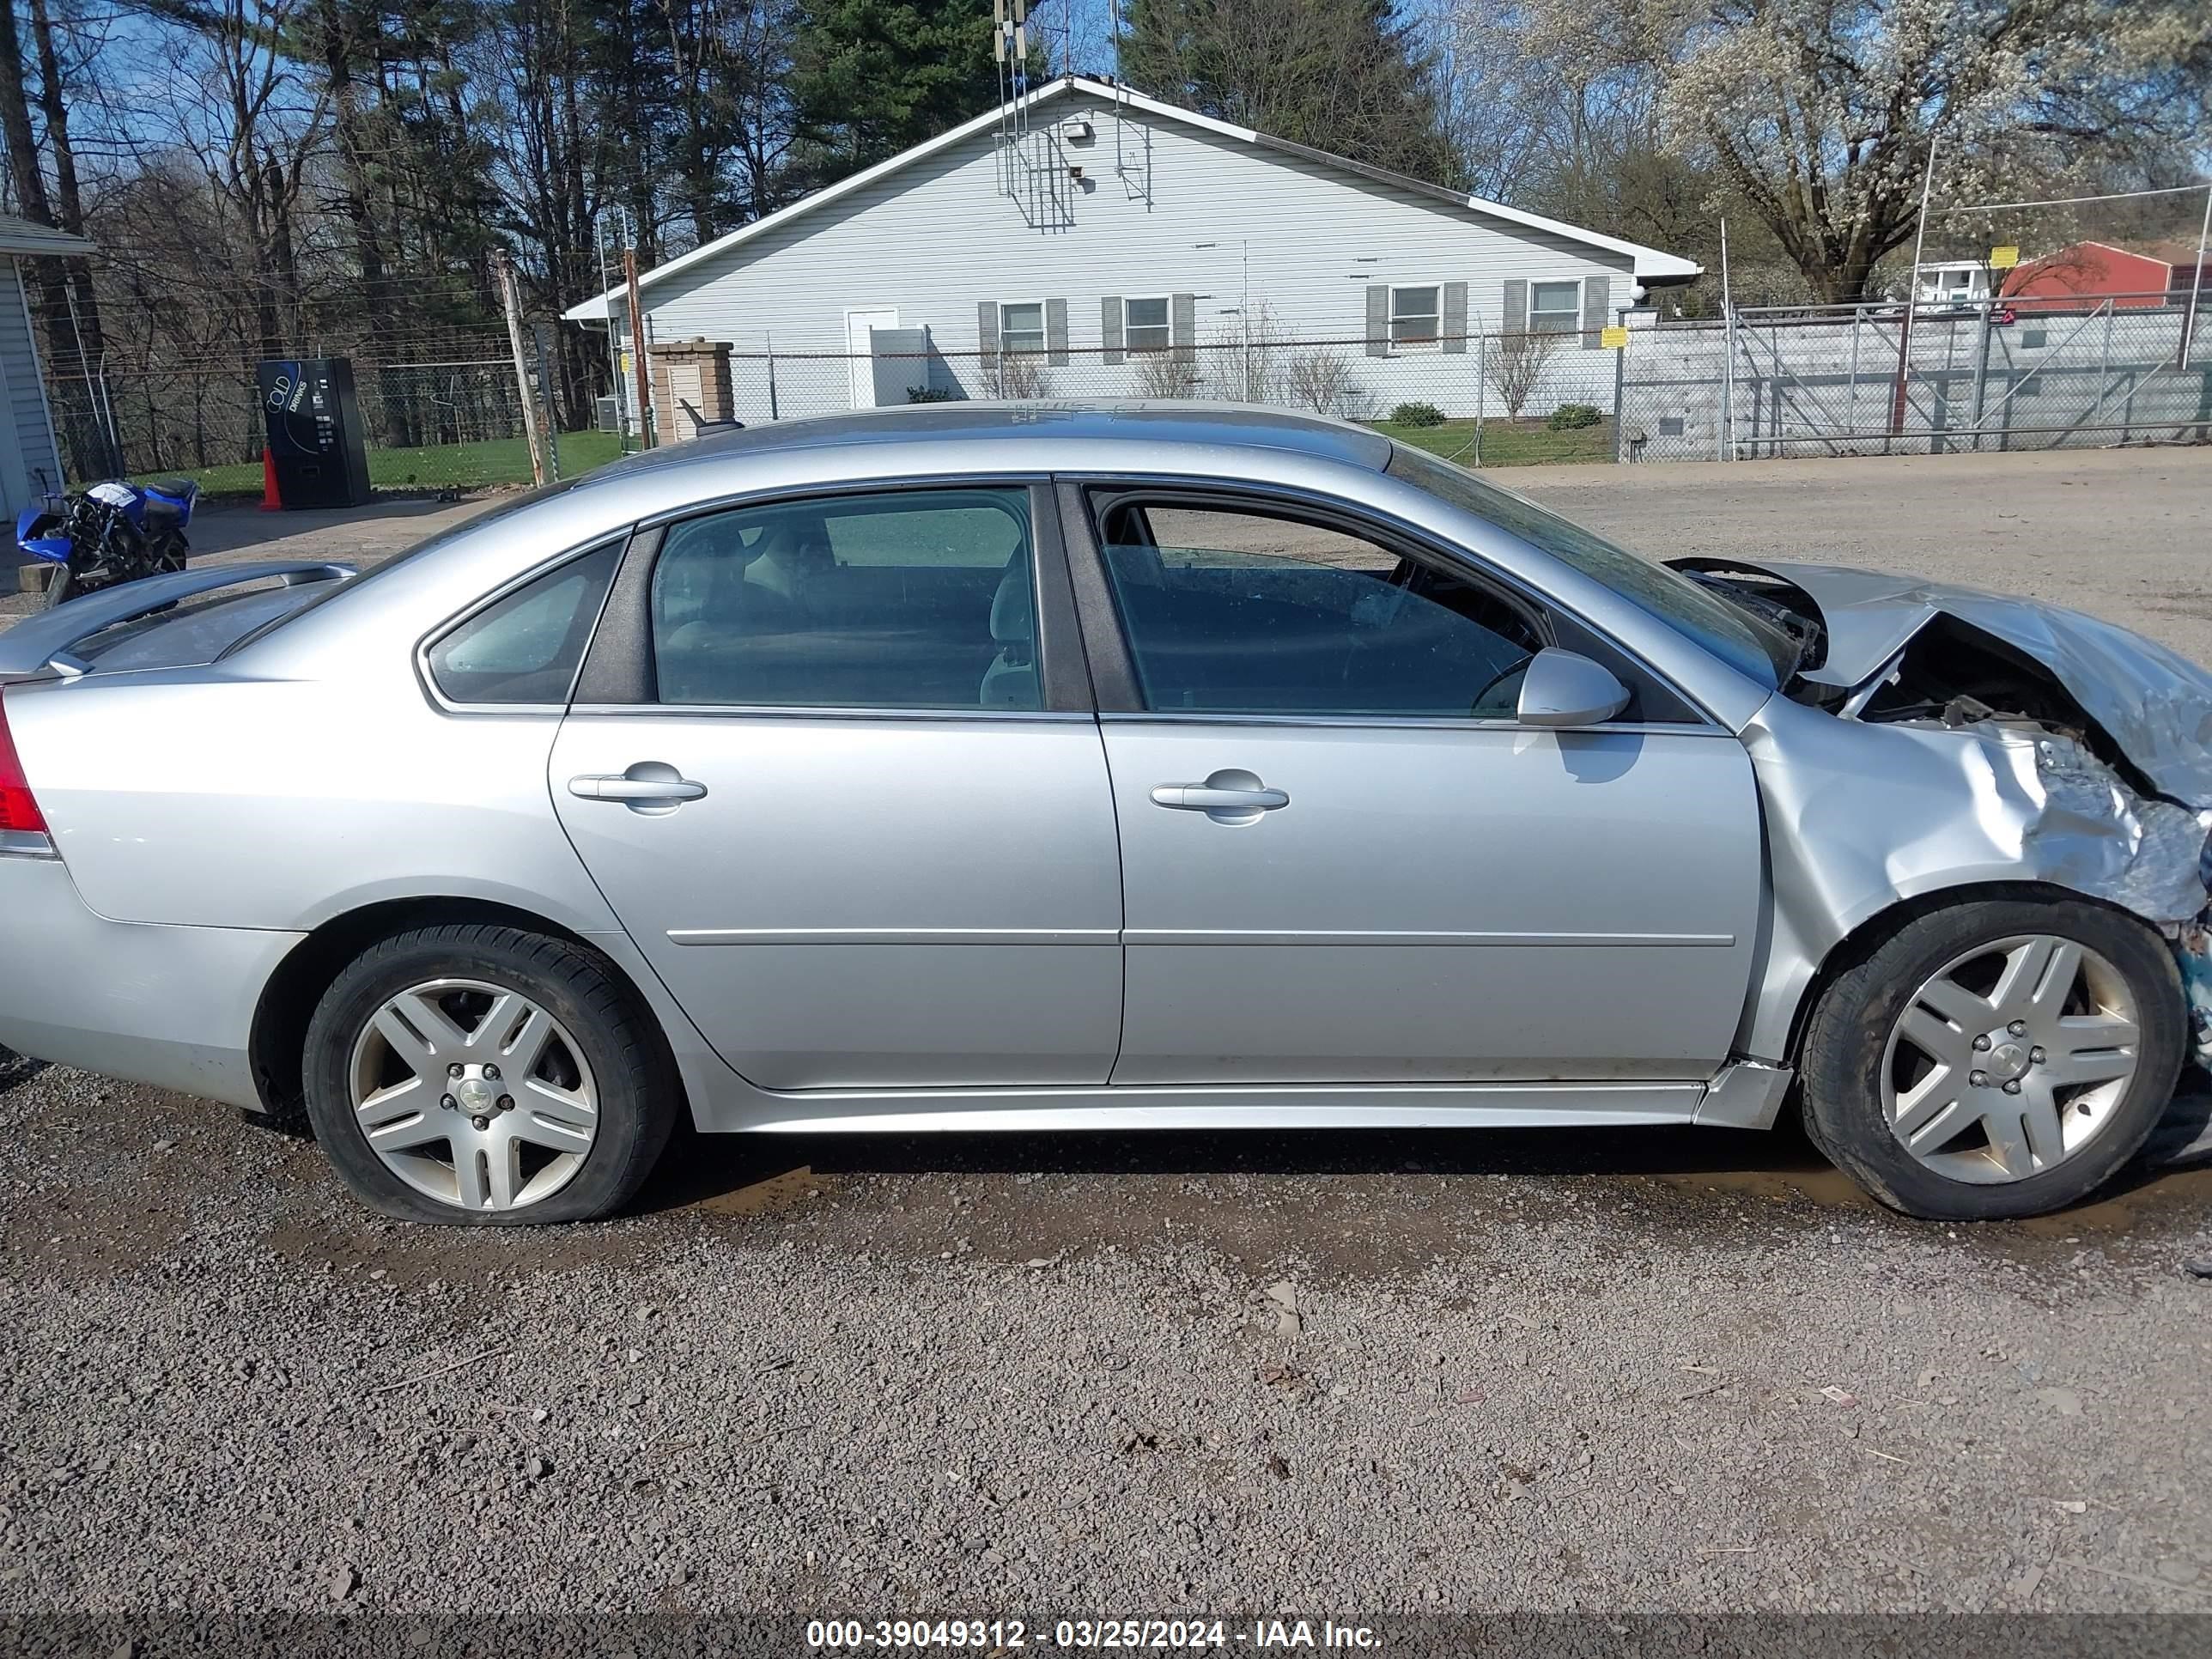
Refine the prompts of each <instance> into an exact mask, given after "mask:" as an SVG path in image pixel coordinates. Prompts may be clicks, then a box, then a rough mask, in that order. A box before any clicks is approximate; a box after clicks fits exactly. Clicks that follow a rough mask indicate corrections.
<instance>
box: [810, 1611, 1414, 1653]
mask: <svg viewBox="0 0 2212 1659" xmlns="http://www.w3.org/2000/svg"><path fill="white" fill-rule="evenodd" d="M806 1645H807V1646H808V1647H809V1648H812V1649H816V1650H837V1649H856V1650H857V1649H878V1650H880V1649H886V1648H889V1649H898V1648H950V1649H956V1650H957V1649H961V1648H969V1649H977V1650H982V1651H984V1652H994V1651H997V1652H1006V1651H1011V1650H1014V1649H1017V1648H1027V1647H1040V1648H1070V1649H1111V1650H1122V1651H1130V1650H1136V1651H1173V1650H1177V1649H1184V1648H1231V1647H1244V1648H1252V1649H1257V1650H1263V1651H1264V1650H1298V1649H1308V1648H1311V1649H1320V1648H1338V1649H1349V1650H1368V1649H1373V1648H1377V1647H1379V1646H1381V1645H1382V1644H1381V1641H1380V1638H1378V1637H1377V1635H1376V1632H1374V1631H1373V1630H1372V1629H1370V1627H1369V1626H1365V1625H1340V1624H1337V1623H1336V1622H1335V1621H1334V1620H1328V1619H1324V1620H1319V1621H1318V1622H1316V1621H1315V1620H1308V1619H1254V1620H1249V1621H1242V1622H1232V1621H1231V1620H1222V1619H1060V1620H1054V1622H1052V1623H1051V1624H1049V1625H1048V1624H1046V1623H1044V1622H1043V1621H1042V1620H1039V1621H1037V1622H1036V1623H1034V1624H1032V1623H1031V1622H1030V1621H1029V1620H1023V1619H876V1620H866V1619H817V1620H810V1621H809V1622H808V1624H807V1626H806Z"/></svg>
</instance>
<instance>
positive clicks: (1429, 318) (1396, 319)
mask: <svg viewBox="0 0 2212 1659" xmlns="http://www.w3.org/2000/svg"><path fill="white" fill-rule="evenodd" d="M1442 299H1443V289H1440V288H1437V287H1436V286H1434V285H1433V284H1432V285H1431V286H1429V287H1427V288H1394V289H1391V290H1390V343H1391V344H1392V345H1396V346H1407V345H1434V344H1435V343H1437V336H1438V335H1439V334H1441V333H1442V332H1443V327H1442V322H1443V307H1442V305H1441V303H1440V302H1441V301H1442Z"/></svg>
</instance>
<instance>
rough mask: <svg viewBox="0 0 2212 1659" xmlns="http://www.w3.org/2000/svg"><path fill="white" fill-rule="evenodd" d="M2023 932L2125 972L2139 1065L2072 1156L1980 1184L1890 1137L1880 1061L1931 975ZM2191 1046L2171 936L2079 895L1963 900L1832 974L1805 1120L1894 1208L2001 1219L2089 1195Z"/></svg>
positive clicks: (1812, 1029) (1811, 1039) (2154, 1117)
mask: <svg viewBox="0 0 2212 1659" xmlns="http://www.w3.org/2000/svg"><path fill="white" fill-rule="evenodd" d="M2019 934H2048V935H2051V936H2054V937H2057V938H2062V939H2071V940H2073V941H2074V942H2075V943H2076V944H2079V945H2087V946H2088V947H2089V948H2090V949H2091V950H2093V951H2096V952H2098V953H2099V954H2100V955H2101V956H2102V957H2104V958H2105V959H2106V962H2108V963H2111V964H2112V967H2113V968H2114V969H2117V970H2118V974H2119V975H2120V976H2121V978H2122V980H2123V981H2124V983H2125V985H2126V987H2127V990H2128V992H2129V994H2130V996H2131V997H2132V999H2133V1000H2134V1002H2135V1005H2136V1012H2137V1021H2136V1024H2137V1030H2138V1032H2139V1037H2138V1041H2137V1043H2136V1055H2137V1058H2136V1071H2135V1074H2134V1076H2133V1077H2132V1079H2130V1081H2129V1083H2128V1085H2127V1087H2126V1089H2125V1091H2124V1092H2123V1093H2122V1094H2121V1096H2120V1097H2119V1098H2118V1102H2117V1103H2116V1104H2115V1105H2113V1106H2112V1108H2111V1109H2109V1111H2108V1114H2107V1116H2106V1121H2105V1125H2104V1127H2103V1128H2101V1129H2100V1130H2099V1131H2098V1132H2097V1133H2096V1134H2095V1137H2094V1138H2093V1139H2092V1140H2090V1141H2089V1142H2088V1143H2087V1144H2086V1145H2084V1146H2081V1148H2080V1149H2079V1150H2078V1151H2076V1152H2074V1153H2073V1155H2072V1156H2070V1157H2068V1158H2064V1159H2063V1161H2061V1162H2059V1163H2057V1164H2055V1165H2054V1166H2053V1167H2051V1168H2050V1169H2047V1170H2043V1171H2042V1172H2040V1173H2039V1174H2035V1175H2030V1176H2025V1177H2023V1178H2021V1179H2019V1180H2016V1181H2009V1182H1999V1183H1995V1184H1989V1185H1981V1184H1977V1183H1974V1182H1967V1181H1961V1180H1956V1179H1953V1178H1951V1177H1949V1176H1945V1175H1942V1174H1941V1173H1939V1172H1938V1171H1936V1170H1932V1169H1930V1168H1929V1167H1928V1166H1927V1165H1926V1164H1923V1163H1921V1162H1920V1161H1919V1160H1918V1159H1917V1158H1915V1157H1914V1156H1913V1155H1912V1154H1911V1152H1908V1151H1906V1149H1905V1146H1903V1145H1901V1144H1900V1143H1899V1140H1898V1139H1897V1137H1896V1136H1895V1135H1894V1134H1893V1133H1892V1132H1891V1130H1890V1127H1889V1124H1888V1122H1887V1119H1886V1117H1885V1115H1884V1109H1883V1105H1882V1078H1881V1070H1882V1066H1883V1063H1884V1057H1885V1055H1886V1054H1887V1050H1888V1046H1889V1041H1890V1034H1891V1032H1892V1030H1893V1029H1894V1027H1895V1025H1896V1023H1897V1021H1898V1020H1899V1018H1900V1017H1901V1016H1902V1015H1903V1014H1904V1013H1905V1011H1906V1009H1907V1008H1908V1007H1909V1006H1911V1004H1912V1002H1913V1000H1915V998H1917V996H1918V995H1919V994H1920V987H1923V985H1925V984H1926V983H1927V982H1928V981H1929V978H1930V976H1931V975H1936V974H1937V973H1938V972H1940V971H1941V970H1942V969H1944V967H1945V966H1946V964H1948V963H1953V962H1954V961H1955V960H1956V959H1957V958H1958V957H1960V956H1961V955H1963V954H1965V953H1966V952H1967V951H1972V950H1973V949H1974V948H1975V947H1976V946H1978V945H1990V944H1994V943H1996V941H1999V940H2002V939H2008V938H2011V937H2013V936H2015V935H2019ZM2187 1048H2188V1020H2187V1018H2186V1014H2185V1009H2184V1006H2183V999H2182V989H2181V975H2180V970H2179V968H2178V967H2177V966H2176V964H2175V963H2174V960H2173V957H2172V953H2171V952H2170V951H2168V950H2167V948H2166V943H2165V941H2164V940H2162V939H2160V938H2159V936H2158V935H2157V934H2156V933H2154V931H2152V929H2151V928H2150V927H2148V925H2147V924H2145V923H2143V922H2142V921H2137V920H2136V918H2134V917H2132V916H2130V915H2125V914H2124V913H2123V912H2120V911H2118V910H2113V909H2109V908H2105V907H2104V906H2101V905H2096V904H2092V903H2089V902H2086V901H2080V900H2064V899H2061V900H2051V901H2045V900H2038V899H2027V898H2021V899H1990V900H1969V901H1966V902H1959V903H1954V904H1947V905H1944V906H1942V908H1937V909H1931V910H1928V911H1924V912H1923V913H1922V914H1920V915H1917V916H1915V917H1913V918H1912V919H1911V921H1906V922H1905V923H1904V924H1903V925H1902V926H1901V927H1899V928H1897V930H1896V931H1895V932H1894V933H1892V934H1891V935H1890V936H1889V937H1888V938H1887V939H1884V940H1883V941H1882V942H1881V944H1880V945H1877V946H1876V947H1875V949H1874V950H1873V951H1871V952H1870V953H1869V954H1868V955H1867V956H1865V957H1863V959H1862V960H1860V961H1858V962H1857V963H1855V964H1854V965H1852V966H1851V967H1850V968H1849V969H1846V970H1845V971H1844V973H1842V974H1840V975H1838V976H1837V978H1836V979H1835V980H1834V981H1832V982H1831V983H1830V985H1829V986H1828V987H1827V989H1826V992H1825V993H1824V994H1823V995H1822V996H1821V999H1820V1003H1819V1006H1816V1007H1815V1008H1814V1011H1813V1016H1812V1018H1811V1020H1810V1021H1809V1022H1808V1024H1807V1027H1806V1030H1805V1040H1804V1045H1803V1048H1802V1052H1801V1055H1800V1059H1801V1066H1800V1073H1799V1075H1800V1080H1801V1083H1802V1103H1803V1110H1804V1118H1805V1129H1806V1133H1807V1134H1808V1135H1809V1136H1810V1137H1811V1139H1812V1140H1813V1143H1814V1145H1815V1146H1818V1147H1819V1148H1820V1151H1821V1152H1823V1153H1824V1154H1826V1157H1827V1158H1829V1160H1830V1161H1831V1162H1832V1163H1833V1164H1836V1166H1837V1167H1838V1169H1840V1170H1843V1171H1844V1174H1846V1175H1848V1176H1850V1177H1851V1178H1852V1179H1853V1180H1855V1181H1857V1182H1858V1183H1859V1184H1860V1185H1861V1186H1862V1187H1863V1188H1866V1189H1867V1191H1868V1192H1869V1193H1871V1194H1873V1195H1874V1196H1875V1197H1876V1198H1877V1199H1879V1200H1881V1202H1883V1203H1884V1204H1887V1205H1888V1206H1890V1207H1891V1208H1892V1209H1895V1210H1900V1211H1902V1212H1905V1214H1907V1215H1911V1216H1918V1217H1921V1218H1924V1219H1927V1220H1931V1221H2001V1220H2006V1219H2010V1218H2016V1217H2021V1216H2032V1215H2042V1214H2044V1213H2045V1212H2049V1211H2051V1210H2058V1209H2063V1208H2065V1207H2066V1206H2069V1205H2071V1204H2076V1203H2079V1202H2081V1200H2083V1199H2085V1198H2087V1197H2088V1196H2089V1195H2090V1194H2093V1193H2094V1192H2096V1191H2097V1190H2098V1189H2099V1188H2101V1187H2103V1186H2104V1185H2105V1183H2106V1182H2108V1181H2110V1180H2111V1179H2112V1176H2115V1175H2116V1174H2118V1172H2119V1170H2120V1169H2121V1167H2122V1166H2123V1165H2124V1164H2126V1163H2127V1162H2128V1160H2129V1159H2130V1158H2133V1157H2134V1156H2135V1155H2136V1152H2138V1151H2139V1150H2141V1148H2142V1144H2143V1142H2144V1140H2145V1139H2147V1138H2148V1136H2149V1134H2150V1132H2151V1131H2152V1129H2154V1127H2157V1124H2158V1121H2159V1119H2160V1117H2161V1116H2162V1115H2164V1114H2165V1112H2166V1107H2167V1105H2168V1103H2170V1102H2171V1100H2172V1097H2173V1089H2174V1084H2175V1081H2176V1079H2178V1078H2179V1075H2180V1072H2181V1065H2182V1060H2183V1058H2184V1056H2185V1053H2186V1050H2187Z"/></svg>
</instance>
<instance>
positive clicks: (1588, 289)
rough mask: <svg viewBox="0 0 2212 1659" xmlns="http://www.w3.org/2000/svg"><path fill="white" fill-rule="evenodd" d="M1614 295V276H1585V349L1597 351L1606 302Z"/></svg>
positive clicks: (1603, 324) (1603, 323)
mask: <svg viewBox="0 0 2212 1659" xmlns="http://www.w3.org/2000/svg"><path fill="white" fill-rule="evenodd" d="M1612 297H1613V278H1612V277H1610V276H1585V277H1583V350H1585V351H1595V350H1596V349H1597V347H1598V338H1599V336H1598V331H1599V330H1600V329H1601V328H1603V327H1604V326H1605V302H1606V301H1607V300H1609V299H1611V298H1612Z"/></svg>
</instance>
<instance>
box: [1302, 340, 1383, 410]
mask: <svg viewBox="0 0 2212 1659" xmlns="http://www.w3.org/2000/svg"><path fill="white" fill-rule="evenodd" d="M1283 386H1284V389H1285V391H1286V392H1289V393H1290V396H1291V399H1292V400H1293V401H1295V402H1296V403H1297V404H1299V405H1301V406H1302V407H1304V408H1306V409H1310V410H1313V412H1314V413H1315V414H1316V415H1334V416H1336V417H1337V418H1338V419H1340V420H1346V421H1349V420H1356V419H1358V417H1359V416H1362V415H1364V414H1365V413H1366V412H1367V411H1368V410H1369V409H1370V407H1371V406H1372V405H1373V404H1374V398H1373V396H1372V394H1370V392H1368V390H1367V388H1366V387H1364V386H1361V385H1360V384H1359V380H1358V377H1357V376H1356V375H1354V374H1352V362H1351V360H1350V359H1349V358H1347V357H1346V356H1345V355H1344V354H1343V353H1342V352H1340V351H1332V350H1331V349H1329V348H1328V347H1327V346H1309V347H1307V348H1306V349H1304V350H1303V351H1297V352H1293V353H1292V354H1291V356H1290V358H1289V359H1288V360H1287V361H1286V362H1285V363H1284V365H1283Z"/></svg>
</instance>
